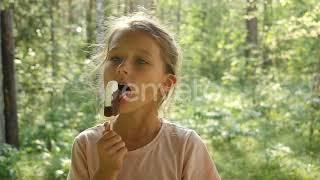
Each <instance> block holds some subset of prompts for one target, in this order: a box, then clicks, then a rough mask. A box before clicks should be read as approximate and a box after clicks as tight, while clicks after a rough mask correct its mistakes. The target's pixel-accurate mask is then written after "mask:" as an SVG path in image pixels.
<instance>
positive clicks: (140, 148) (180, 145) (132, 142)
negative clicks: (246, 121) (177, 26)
mask: <svg viewBox="0 0 320 180" xmlns="http://www.w3.org/2000/svg"><path fill="white" fill-rule="evenodd" d="M109 31H110V33H109V35H108V38H107V40H108V41H107V44H106V47H105V49H103V53H102V55H103V63H102V66H101V68H102V69H103V80H104V86H106V84H107V83H108V82H109V81H117V82H118V83H119V84H121V85H125V86H126V87H127V88H128V89H129V90H130V91H122V92H121V93H120V95H119V98H118V101H119V102H118V110H119V111H118V113H119V116H118V118H117V119H116V121H115V122H114V123H113V128H112V129H111V128H110V123H109V122H105V123H104V124H100V125H98V126H95V127H92V128H89V129H87V130H85V131H83V132H81V133H80V134H79V135H78V136H77V137H76V138H75V140H74V144H73V148H72V157H71V168H70V171H69V175H68V179H72V180H80V179H83V180H89V179H94V180H116V179H117V180H218V179H220V177H219V175H218V172H217V169H216V167H215V165H214V163H213V161H212V159H211V158H210V156H209V153H208V150H207V148H206V146H205V144H204V143H203V141H202V140H201V138H200V136H199V135H198V134H197V133H196V132H195V131H194V130H191V129H187V128H184V127H181V126H178V125H176V124H174V123H170V122H168V121H167V120H165V119H163V118H159V116H158V110H159V107H160V105H161V104H162V103H163V101H164V100H165V99H166V98H167V96H168V94H170V92H171V91H172V89H173V88H174V86H175V85H176V81H177V67H178V60H179V51H178V47H177V45H176V43H175V41H174V39H173V37H172V36H170V35H169V33H168V32H167V31H166V30H165V29H164V28H163V27H161V26H160V25H159V23H157V22H156V21H155V20H152V19H151V18H149V17H147V16H145V15H133V16H126V17H121V18H118V19H116V20H115V23H113V25H112V27H111V28H109Z"/></svg>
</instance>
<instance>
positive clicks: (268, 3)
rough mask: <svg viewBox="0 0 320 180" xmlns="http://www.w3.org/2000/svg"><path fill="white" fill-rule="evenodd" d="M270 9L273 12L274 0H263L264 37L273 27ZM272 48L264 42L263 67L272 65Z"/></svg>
mask: <svg viewBox="0 0 320 180" xmlns="http://www.w3.org/2000/svg"><path fill="white" fill-rule="evenodd" d="M270 11H271V12H272V0H264V2H263V28H262V33H263V37H266V35H267V33H268V32H269V29H270V27H271V20H270V18H269V16H270ZM269 53H270V49H269V47H268V46H267V45H266V43H265V42H264V43H263V45H262V67H263V68H266V67H268V66H269V65H271V60H270V58H269Z"/></svg>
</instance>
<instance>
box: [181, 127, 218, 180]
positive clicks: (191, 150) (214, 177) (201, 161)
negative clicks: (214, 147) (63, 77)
mask: <svg viewBox="0 0 320 180" xmlns="http://www.w3.org/2000/svg"><path fill="white" fill-rule="evenodd" d="M194 179H198V180H220V176H219V174H218V171H217V168H216V166H215V164H214V162H213V160H212V159H211V157H210V155H209V152H208V149H207V147H206V145H205V144H204V142H203V141H202V139H201V137H200V136H199V135H198V134H197V133H196V132H195V131H192V132H191V133H190V136H189V138H188V140H187V144H186V150H185V153H184V162H183V170H182V180H194Z"/></svg>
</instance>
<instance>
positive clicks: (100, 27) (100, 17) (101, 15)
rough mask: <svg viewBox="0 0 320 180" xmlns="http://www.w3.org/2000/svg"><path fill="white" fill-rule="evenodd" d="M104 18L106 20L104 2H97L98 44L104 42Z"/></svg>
mask: <svg viewBox="0 0 320 180" xmlns="http://www.w3.org/2000/svg"><path fill="white" fill-rule="evenodd" d="M103 18H104V0H96V29H97V38H96V42H97V44H101V43H102V42H103Z"/></svg>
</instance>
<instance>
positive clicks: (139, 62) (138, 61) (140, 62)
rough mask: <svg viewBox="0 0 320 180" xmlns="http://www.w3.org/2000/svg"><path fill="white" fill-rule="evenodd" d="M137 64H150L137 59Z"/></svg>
mask: <svg viewBox="0 0 320 180" xmlns="http://www.w3.org/2000/svg"><path fill="white" fill-rule="evenodd" d="M137 63H138V64H148V62H147V61H145V60H143V59H137Z"/></svg>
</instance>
